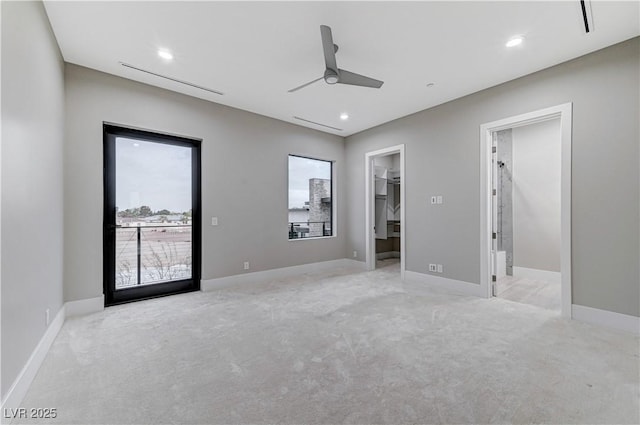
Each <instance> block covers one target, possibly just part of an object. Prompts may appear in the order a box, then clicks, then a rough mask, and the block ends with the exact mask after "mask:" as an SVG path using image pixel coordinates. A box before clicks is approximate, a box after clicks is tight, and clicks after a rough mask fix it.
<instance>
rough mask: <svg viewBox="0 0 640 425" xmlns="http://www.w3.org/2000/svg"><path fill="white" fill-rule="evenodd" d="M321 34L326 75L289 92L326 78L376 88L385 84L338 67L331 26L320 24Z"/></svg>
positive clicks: (327, 81) (290, 91)
mask: <svg viewBox="0 0 640 425" xmlns="http://www.w3.org/2000/svg"><path fill="white" fill-rule="evenodd" d="M320 35H321V36H322V49H323V50H324V63H325V66H326V69H325V70H324V75H323V76H322V77H320V78H316V79H315V80H313V81H309V82H308V83H305V84H303V85H301V86H298V87H295V88H293V89H291V90H289V93H293V92H295V91H298V90H300V89H302V88H305V87H307V86H308V85H311V84H313V83H315V82H316V81H320V80H322V79H324V81H326V83H327V84H336V83H338V84H349V85H351V86H361V87H372V88H376V89H379V88H380V87H382V84H384V82H383V81H380V80H376V79H374V78H369V77H365V76H364V75H360V74H356V73H353V72H350V71H346V70H344V69H340V68H338V65H337V63H336V53H337V52H338V45H336V44H333V36H332V35H331V28H329V27H328V26H326V25H320Z"/></svg>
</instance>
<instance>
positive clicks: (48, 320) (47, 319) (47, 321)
mask: <svg viewBox="0 0 640 425" xmlns="http://www.w3.org/2000/svg"><path fill="white" fill-rule="evenodd" d="M50 313H51V311H50V310H49V309H46V310H45V311H44V322H45V325H47V326H49V322H50V316H49V315H50Z"/></svg>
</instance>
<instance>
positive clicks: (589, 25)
mask: <svg viewBox="0 0 640 425" xmlns="http://www.w3.org/2000/svg"><path fill="white" fill-rule="evenodd" d="M580 10H581V11H582V21H583V22H584V30H585V32H586V33H587V34H588V33H590V32H593V16H592V15H591V1H590V0H580Z"/></svg>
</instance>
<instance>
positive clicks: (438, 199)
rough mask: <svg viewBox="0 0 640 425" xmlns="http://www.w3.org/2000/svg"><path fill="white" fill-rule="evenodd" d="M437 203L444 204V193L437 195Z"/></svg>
mask: <svg viewBox="0 0 640 425" xmlns="http://www.w3.org/2000/svg"><path fill="white" fill-rule="evenodd" d="M436 203H437V204H442V195H438V196H437V197H436Z"/></svg>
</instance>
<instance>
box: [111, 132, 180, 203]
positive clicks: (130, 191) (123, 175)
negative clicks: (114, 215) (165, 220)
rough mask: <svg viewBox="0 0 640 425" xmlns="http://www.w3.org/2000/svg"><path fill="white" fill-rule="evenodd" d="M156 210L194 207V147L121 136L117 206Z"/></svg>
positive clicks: (119, 138) (119, 141)
mask: <svg viewBox="0 0 640 425" xmlns="http://www.w3.org/2000/svg"><path fill="white" fill-rule="evenodd" d="M142 205H147V206H149V207H150V208H151V210H152V211H159V210H163V209H167V210H169V211H171V212H184V211H189V210H190V209H191V149H190V148H187V147H183V146H174V145H167V144H162V143H153V142H144V141H141V140H133V139H127V138H124V137H118V138H117V140H116V206H117V207H118V210H119V211H123V210H126V209H128V208H138V207H140V206H142Z"/></svg>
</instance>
